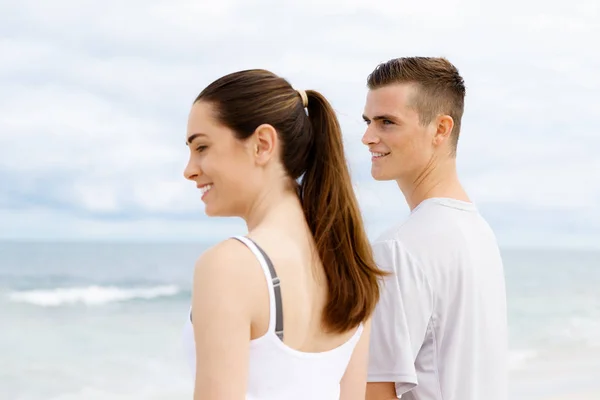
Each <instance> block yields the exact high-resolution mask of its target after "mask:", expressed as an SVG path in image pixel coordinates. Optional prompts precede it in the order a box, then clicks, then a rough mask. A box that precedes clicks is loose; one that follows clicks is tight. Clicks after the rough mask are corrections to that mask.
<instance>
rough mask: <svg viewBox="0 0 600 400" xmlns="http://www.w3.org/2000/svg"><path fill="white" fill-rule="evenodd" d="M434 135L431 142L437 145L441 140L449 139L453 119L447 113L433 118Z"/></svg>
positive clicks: (452, 127)
mask: <svg viewBox="0 0 600 400" xmlns="http://www.w3.org/2000/svg"><path fill="white" fill-rule="evenodd" d="M435 124H436V126H435V129H436V131H435V135H434V136H433V143H434V144H435V145H436V146H439V145H440V144H442V143H443V142H445V141H447V140H449V139H450V135H452V130H453V129H454V120H453V119H452V117H451V116H449V115H440V116H438V117H437V118H436V120H435Z"/></svg>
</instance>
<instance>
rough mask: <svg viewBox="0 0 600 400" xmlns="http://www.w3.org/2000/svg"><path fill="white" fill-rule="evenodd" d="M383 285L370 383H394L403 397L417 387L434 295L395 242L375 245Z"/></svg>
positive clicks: (374, 324)
mask: <svg viewBox="0 0 600 400" xmlns="http://www.w3.org/2000/svg"><path fill="white" fill-rule="evenodd" d="M373 252H374V256H375V261H376V263H377V265H378V266H379V268H381V269H383V270H385V271H389V272H391V273H392V274H391V275H389V276H387V277H386V278H385V279H384V281H383V283H382V286H381V288H382V292H381V295H380V300H379V302H378V304H377V306H376V308H375V312H374V314H373V317H372V322H371V342H370V349H369V372H368V381H369V382H394V383H395V385H396V393H397V394H398V395H401V394H402V393H406V392H407V391H409V390H411V389H413V388H414V387H415V386H416V385H417V384H418V382H417V373H416V370H415V360H416V357H417V354H418V352H419V349H420V348H421V346H422V344H423V340H424V338H425V334H426V332H427V328H428V326H429V322H430V320H431V315H432V313H433V292H432V289H431V286H430V284H429V281H428V280H427V277H426V276H425V274H424V272H423V269H422V268H421V266H420V265H419V263H418V261H417V260H416V259H415V258H414V257H412V256H411V255H410V254H409V253H408V252H407V251H406V250H405V249H404V248H403V246H402V244H401V243H400V242H398V241H395V240H393V241H392V240H390V241H383V242H377V243H375V244H374V245H373Z"/></svg>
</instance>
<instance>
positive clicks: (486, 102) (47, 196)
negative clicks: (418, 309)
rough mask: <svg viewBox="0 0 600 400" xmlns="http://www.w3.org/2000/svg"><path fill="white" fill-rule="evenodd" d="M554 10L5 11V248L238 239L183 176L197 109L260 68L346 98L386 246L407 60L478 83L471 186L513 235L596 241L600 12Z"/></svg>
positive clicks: (193, 5)
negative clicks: (392, 143) (375, 87)
mask: <svg viewBox="0 0 600 400" xmlns="http://www.w3.org/2000/svg"><path fill="white" fill-rule="evenodd" d="M540 4H541V3H539V4H538V2H533V3H531V2H529V3H522V2H516V1H509V2H503V3H497V4H496V3H494V4H491V3H490V4H483V3H481V2H476V1H474V0H464V1H463V0H454V1H449V2H439V3H437V4H436V5H435V6H432V5H431V4H429V3H415V2H413V3H406V2H397V1H391V0H386V1H383V2H378V3H373V2H372V1H366V0H351V1H344V2H342V1H337V0H336V1H334V0H330V1H324V2H323V1H319V2H316V1H314V0H310V1H308V2H300V3H293V4H287V5H286V6H285V7H283V6H282V5H281V3H278V2H275V1H268V0H267V1H265V0H263V1H258V2H252V3H248V2H241V1H224V2H219V3H214V2H213V3H210V4H209V3H205V2H197V1H191V0H190V1H185V0H174V1H169V2H167V1H161V0H149V1H144V2H142V1H140V0H135V1H130V2H119V1H116V0H109V1H102V2H101V1H92V0H88V1H85V2H75V1H72V0H59V1H55V2H52V4H51V5H50V4H49V3H46V2H42V1H39V0H23V1H21V2H4V3H2V4H1V5H0V53H2V54H3V59H4V60H9V62H4V63H2V64H1V65H0V87H2V91H1V92H0V179H1V182H2V184H1V185H0V215H1V217H2V218H1V219H0V221H2V223H1V224H0V225H2V227H3V228H2V229H3V231H2V232H1V236H2V237H12V236H14V237H17V236H18V237H27V236H28V235H29V236H31V237H42V236H44V235H47V237H55V236H59V237H64V238H68V237H72V238H81V237H89V238H100V237H121V238H127V237H130V238H141V237H143V238H150V237H152V238H157V239H159V238H163V239H165V238H173V237H178V238H179V237H187V235H201V232H200V231H199V230H198V227H197V226H198V223H200V222H201V224H200V225H205V224H208V225H206V226H211V227H214V229H215V230H218V229H221V228H219V227H227V226H228V225H227V222H223V223H221V222H217V220H210V219H207V218H205V217H201V216H200V215H201V214H202V205H201V203H200V202H199V201H198V194H197V192H196V189H195V188H194V187H193V185H192V184H190V183H188V182H185V181H184V179H183V177H182V170H183V167H184V165H185V162H186V161H187V149H186V148H185V146H184V145H183V138H184V134H185V124H186V118H187V112H188V110H189V106H190V103H191V101H192V100H193V99H194V98H195V96H196V95H197V94H198V93H199V91H200V90H201V89H202V88H203V87H204V86H205V85H206V84H208V83H209V82H210V81H212V80H213V79H215V78H217V77H219V76H220V75H223V74H225V73H227V72H231V71H234V70H238V69H244V68H255V67H260V68H267V69H271V70H273V71H275V72H277V73H280V74H282V75H283V76H285V77H286V78H288V79H289V80H290V82H291V83H292V84H293V85H294V86H296V87H300V88H304V89H317V90H320V91H322V92H323V93H324V94H325V95H326V96H327V97H328V98H329V99H330V101H331V102H332V104H333V105H334V107H335V109H336V110H337V111H338V113H339V117H340V121H341V123H342V127H343V129H344V135H345V136H344V140H345V145H346V150H347V154H348V159H349V161H350V164H351V171H352V174H353V177H354V179H355V182H356V187H357V193H358V196H359V198H360V201H361V206H362V208H363V210H364V214H365V220H366V221H367V225H368V229H369V231H370V232H371V233H372V234H373V235H374V234H376V233H377V232H378V231H380V230H382V229H383V227H384V226H385V225H386V223H388V222H389V220H390V219H394V218H398V219H400V218H403V217H404V216H405V215H406V213H407V207H406V205H405V203H404V201H403V199H402V197H401V194H400V193H399V190H398V189H397V187H396V186H395V184H394V183H390V182H386V183H382V182H374V181H372V179H371V177H370V172H369V170H370V165H369V163H370V161H369V155H368V153H367V151H366V148H365V147H364V146H363V145H362V144H361V142H360V138H361V136H362V133H363V131H364V124H363V122H362V121H361V113H362V108H363V104H364V99H365V95H366V88H365V79H366V76H367V74H368V73H369V72H371V70H372V69H373V68H374V67H375V65H377V63H379V62H381V61H385V60H387V59H389V58H392V57H397V56H400V55H443V56H447V57H448V58H449V59H450V60H451V61H452V62H454V63H455V64H456V65H457V66H458V67H459V69H460V71H461V73H462V74H463V76H464V77H465V80H466V83H467V99H466V101H467V104H466V112H465V118H464V121H463V130H462V133H461V139H460V145H459V146H460V147H459V167H460V173H461V177H462V178H463V181H464V183H465V185H466V186H467V188H468V189H469V192H470V193H471V195H472V197H473V198H474V199H475V200H476V201H477V202H478V204H479V205H480V206H481V209H482V210H486V213H487V215H489V216H490V218H491V219H492V220H493V225H494V226H495V227H497V229H498V231H499V236H500V237H501V238H502V240H503V241H504V242H506V243H508V242H511V241H512V240H511V238H514V237H516V236H519V237H520V239H519V240H521V241H522V242H524V243H530V242H531V243H533V242H536V241H539V240H538V239H537V237H538V236H539V234H540V232H542V233H544V234H550V235H553V237H554V238H557V239H556V240H555V241H560V240H561V239H558V238H564V236H565V232H567V231H569V232H571V233H569V235H570V236H569V237H570V238H571V239H569V241H570V242H576V241H577V239H576V238H579V239H580V240H582V241H586V240H588V239H589V238H597V237H598V235H599V232H600V212H599V211H598V210H596V208H595V206H594V205H595V204H597V203H598V200H600V179H598V173H597V172H595V171H598V170H600V165H599V164H598V161H597V157H596V154H595V151H593V149H594V148H596V147H598V146H599V145H600V137H599V136H598V135H597V132H598V130H597V129H596V128H595V126H596V124H595V116H596V115H598V114H599V113H600V99H598V98H597V95H596V94H597V92H598V89H600V77H599V75H598V74H597V73H596V71H597V70H598V67H600V57H599V56H598V55H597V54H596V53H594V52H592V51H589V46H590V44H589V43H590V42H589V40H590V39H589V38H591V37H596V36H597V35H598V33H600V27H599V26H598V24H597V22H596V21H595V19H594V16H595V15H598V7H599V6H598V4H597V3H596V2H593V1H591V0H588V1H581V2H577V4H563V3H558V2H550V3H544V5H543V7H541V8H540V7H539V5H540ZM186 218H191V219H190V220H189V221H187V220H186ZM196 218H197V219H196ZM23 221H26V222H28V223H31V224H32V225H29V226H30V228H27V226H25V225H24V222H23ZM191 221H193V222H191ZM560 221H563V222H560ZM212 229H213V228H211V229H209V231H210V230H212ZM223 229H226V228H223ZM514 232H519V235H514ZM11 235H12V236H11ZM585 238H588V239H585Z"/></svg>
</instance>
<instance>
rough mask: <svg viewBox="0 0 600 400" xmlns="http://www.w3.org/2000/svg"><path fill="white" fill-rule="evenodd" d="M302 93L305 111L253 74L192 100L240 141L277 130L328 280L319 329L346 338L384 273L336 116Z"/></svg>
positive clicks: (269, 76)
mask: <svg viewBox="0 0 600 400" xmlns="http://www.w3.org/2000/svg"><path fill="white" fill-rule="evenodd" d="M306 95H307V97H308V105H307V107H306V109H305V108H304V106H303V104H302V98H301V96H300V95H299V93H298V92H297V91H296V90H294V89H293V88H292V86H291V85H290V84H289V83H288V81H286V80H285V79H283V78H281V77H279V76H277V75H275V74H273V73H271V72H269V71H265V70H259V69H255V70H245V71H239V72H235V73H232V74H229V75H226V76H224V77H222V78H220V79H218V80H216V81H215V82H213V83H211V84H210V85H209V86H208V87H206V89H204V90H203V91H202V93H200V95H199V96H198V97H197V99H196V101H200V100H202V101H206V102H208V103H210V104H211V105H212V106H213V107H214V108H215V112H216V118H217V119H218V120H219V121H220V122H221V123H222V124H223V125H225V126H227V127H229V128H230V129H232V130H233V131H234V132H235V135H236V136H237V138H238V139H240V140H243V139H246V138H248V137H250V136H251V135H252V134H253V133H254V131H255V129H256V128H257V127H258V126H259V125H261V124H270V125H272V126H273V127H274V128H275V130H276V131H277V133H278V136H279V140H280V142H281V146H282V151H281V153H282V162H283V165H284V167H285V169H286V171H287V174H288V175H289V177H290V178H291V179H292V180H294V181H297V180H298V179H299V178H301V180H300V183H299V188H298V194H299V196H300V200H301V204H302V208H303V209H304V215H305V217H306V221H307V222H308V226H309V227H310V230H311V232H312V234H313V236H314V240H315V243H316V248H317V252H318V255H319V257H320V259H321V262H322V263H323V268H324V270H325V275H326V277H327V284H328V298H327V304H326V306H325V309H324V312H323V322H324V325H325V326H326V327H327V328H329V329H330V330H331V331H333V332H344V331H347V330H349V329H351V328H353V327H355V326H357V325H358V324H359V323H360V322H362V321H364V320H366V319H367V318H368V317H369V316H370V315H371V313H372V312H373V309H374V307H375V305H376V303H377V301H378V300H379V280H378V278H379V277H380V276H383V275H384V272H382V271H381V270H379V269H378V268H377V266H376V265H375V262H374V260H373V255H372V252H371V247H370V244H369V241H368V238H367V235H366V232H365V230H364V227H363V221H362V217H361V214H360V211H359V207H358V201H357V199H356V197H355V193H354V190H353V187H352V182H351V178H350V173H349V170H348V165H347V163H346V158H345V155H344V148H343V144H342V132H341V129H340V125H339V122H338V119H337V117H336V114H335V112H334V110H333V109H332V107H331V105H330V104H329V102H328V101H327V100H326V99H325V97H323V95H321V94H320V93H318V92H316V91H314V90H307V91H306ZM307 112H308V116H307Z"/></svg>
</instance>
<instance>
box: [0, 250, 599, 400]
mask: <svg viewBox="0 0 600 400" xmlns="http://www.w3.org/2000/svg"><path fill="white" fill-rule="evenodd" d="M210 244H211V243H197V244H194V243H171V244H168V243H162V244H161V243H157V244H141V243H140V244H124V243H9V242H0V310H2V322H1V327H2V329H0V354H1V358H2V363H1V364H0V393H1V396H0V397H1V398H2V399H3V400H42V399H43V400H75V399H78V400H79V399H86V400H104V399H111V400H113V399H116V400H119V399H123V400H125V399H127V400H135V399H150V400H159V399H170V400H178V399H189V398H191V393H192V386H193V376H192V373H191V371H190V369H189V366H188V364H187V360H186V355H185V354H184V350H183V344H182V333H183V325H184V322H185V319H186V318H187V317H188V312H189V301H190V283H191V278H192V268H193V263H194V261H195V260H196V258H197V257H198V255H199V254H201V252H202V251H203V250H204V249H205V248H206V247H207V246H209V245H210ZM503 258H504V261H505V268H506V281H507V293H508V303H509V304H508V306H509V332H510V368H511V370H510V378H511V381H510V391H509V393H510V397H509V398H510V399H511V400H521V399H522V400H525V399H527V400H537V399H539V400H567V399H568V400H591V399H593V400H600V294H599V291H598V282H600V265H599V263H600V262H599V260H600V254H599V253H594V252H586V251H549V250H534V249H521V250H514V249H504V250H503Z"/></svg>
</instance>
